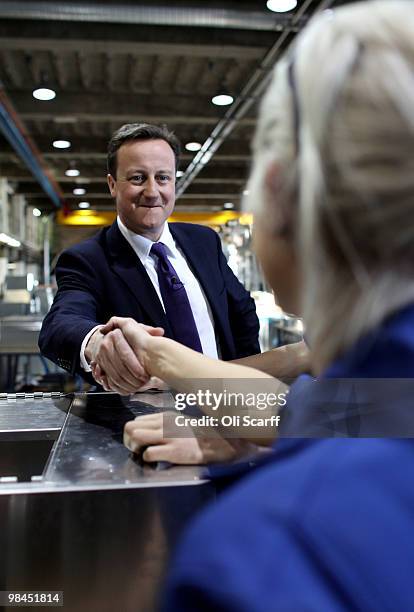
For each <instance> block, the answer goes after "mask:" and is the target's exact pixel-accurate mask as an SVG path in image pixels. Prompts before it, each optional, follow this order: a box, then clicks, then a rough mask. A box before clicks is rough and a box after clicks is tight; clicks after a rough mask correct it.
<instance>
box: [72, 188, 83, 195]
mask: <svg viewBox="0 0 414 612" xmlns="http://www.w3.org/2000/svg"><path fill="white" fill-rule="evenodd" d="M85 193H86V189H84V188H83V187H75V189H74V190H73V195H85Z"/></svg>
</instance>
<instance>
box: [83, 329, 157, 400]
mask: <svg viewBox="0 0 414 612" xmlns="http://www.w3.org/2000/svg"><path fill="white" fill-rule="evenodd" d="M163 335H164V330H163V329H162V328H161V327H150V326H149V325H143V324H142V323H137V322H136V321H134V319H130V318H122V317H112V318H111V319H109V321H108V322H107V323H106V325H103V326H102V327H100V328H99V329H97V330H95V332H94V333H93V334H92V336H91V337H90V338H89V340H88V343H87V345H86V348H85V358H86V360H87V362H88V363H89V364H90V366H91V369H92V375H93V377H94V379H95V381H96V382H97V383H98V384H99V385H101V386H102V387H103V388H104V389H105V391H115V392H116V393H119V394H120V395H129V394H130V393H135V392H136V391H138V390H145V389H148V388H153V387H157V388H160V387H161V388H165V386H164V384H163V383H162V382H161V381H160V380H159V379H156V380H155V379H151V375H150V373H149V359H148V354H147V352H148V343H149V341H150V340H151V338H153V337H154V336H163Z"/></svg>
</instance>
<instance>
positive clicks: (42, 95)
mask: <svg viewBox="0 0 414 612" xmlns="http://www.w3.org/2000/svg"><path fill="white" fill-rule="evenodd" d="M32 96H33V97H34V98H36V100H53V98H56V92H55V91H53V89H49V88H48V87H38V88H37V89H34V90H33V92H32Z"/></svg>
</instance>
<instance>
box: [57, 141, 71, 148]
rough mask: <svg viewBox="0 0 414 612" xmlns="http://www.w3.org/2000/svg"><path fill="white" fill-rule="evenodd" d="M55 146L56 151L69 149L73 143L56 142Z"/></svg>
mask: <svg viewBox="0 0 414 612" xmlns="http://www.w3.org/2000/svg"><path fill="white" fill-rule="evenodd" d="M53 146H54V147H55V149H69V147H70V146H71V143H70V142H69V140H54V141H53Z"/></svg>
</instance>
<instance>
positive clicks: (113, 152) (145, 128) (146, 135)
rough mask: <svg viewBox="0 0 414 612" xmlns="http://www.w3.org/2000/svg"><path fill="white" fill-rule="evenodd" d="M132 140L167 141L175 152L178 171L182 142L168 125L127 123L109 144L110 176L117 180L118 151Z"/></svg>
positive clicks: (108, 166)
mask: <svg viewBox="0 0 414 612" xmlns="http://www.w3.org/2000/svg"><path fill="white" fill-rule="evenodd" d="M131 140H165V142H166V143H167V144H169V145H170V147H171V149H172V150H173V153H174V157H175V169H176V170H177V169H178V164H179V161H180V153H181V145H180V141H179V140H178V138H177V137H176V136H175V134H174V133H173V132H171V131H170V130H169V129H168V128H167V126H166V125H151V124H149V123H126V124H125V125H123V126H121V127H120V128H119V130H116V132H114V133H113V134H112V138H111V140H110V141H109V143H108V156H107V168H108V174H111V175H112V176H113V177H114V178H116V170H117V151H118V149H119V148H120V147H121V146H122V145H123V144H125V143H126V142H129V141H131Z"/></svg>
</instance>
